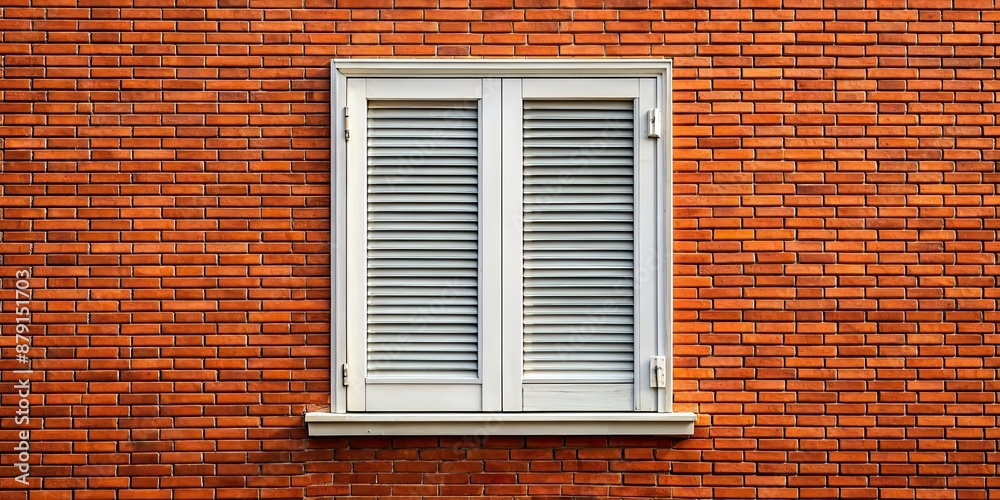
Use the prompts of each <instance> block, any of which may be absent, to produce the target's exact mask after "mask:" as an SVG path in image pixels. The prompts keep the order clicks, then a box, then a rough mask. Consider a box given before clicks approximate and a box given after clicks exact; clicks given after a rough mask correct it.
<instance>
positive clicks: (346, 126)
mask: <svg viewBox="0 0 1000 500" xmlns="http://www.w3.org/2000/svg"><path fill="white" fill-rule="evenodd" d="M350 117H351V111H350V109H348V108H347V106H344V140H345V141H349V140H351V120H349V118H350ZM344 385H347V384H346V383H345V384H344Z"/></svg>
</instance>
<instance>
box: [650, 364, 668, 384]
mask: <svg viewBox="0 0 1000 500" xmlns="http://www.w3.org/2000/svg"><path fill="white" fill-rule="evenodd" d="M649 386H650V387H657V388H658V387H666V386H667V357H666V356H652V357H650V358H649Z"/></svg>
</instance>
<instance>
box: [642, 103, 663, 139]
mask: <svg viewBox="0 0 1000 500" xmlns="http://www.w3.org/2000/svg"><path fill="white" fill-rule="evenodd" d="M661 121H662V120H661V119H660V108H653V109H651V110H649V111H647V112H646V126H647V128H648V130H649V136H650V137H652V138H654V139H655V138H657V137H660V128H661V127H662V126H663V125H662V124H661V123H660V122H661Z"/></svg>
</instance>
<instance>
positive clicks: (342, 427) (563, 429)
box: [305, 59, 696, 436]
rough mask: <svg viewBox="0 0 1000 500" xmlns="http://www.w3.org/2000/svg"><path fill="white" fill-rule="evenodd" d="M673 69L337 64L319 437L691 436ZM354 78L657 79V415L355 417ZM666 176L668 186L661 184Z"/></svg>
mask: <svg viewBox="0 0 1000 500" xmlns="http://www.w3.org/2000/svg"><path fill="white" fill-rule="evenodd" d="M671 69H672V64H671V61H670V60H666V59H664V60H648V59H523V60H515V59H502V60H501V59H452V60H440V59H391V60H389V59H384V60H379V59H347V60H334V61H332V62H331V96H330V104H331V115H332V117H333V118H332V121H333V124H332V128H331V133H332V137H331V172H332V174H333V175H331V180H330V182H331V193H332V197H331V198H332V200H331V202H332V209H333V215H332V216H331V227H330V230H331V239H332V241H331V246H332V253H333V255H332V262H331V273H332V284H331V287H332V294H333V297H332V299H331V326H332V330H333V332H332V338H331V363H332V367H331V386H332V394H331V405H330V407H331V408H330V411H328V412H309V413H307V414H306V419H305V420H306V423H307V425H308V431H309V435H311V436H330V435H342V436H343V435H380V434H381V435H388V434H391V435H418V434H434V435H468V434H479V433H483V432H484V431H485V432H488V433H490V434H514V435H529V434H564V435H569V434H642V435H690V434H692V433H693V431H694V422H695V418H696V416H695V415H694V414H693V413H687V412H680V413H674V412H672V401H671V399H672V397H671V396H672V392H673V383H672V382H673V377H672V357H673V349H672V315H673V308H672V307H667V303H668V302H669V301H671V300H672V298H673V286H672V280H673V276H672V275H673V272H672V264H673V258H672V254H673V248H672V246H673V245H672V239H673V238H672V237H671V235H669V234H667V229H666V228H672V224H670V223H669V222H670V221H669V220H668V219H667V217H671V214H672V212H673V207H672V200H671V194H672V189H671V184H672V180H671V177H672V175H671V168H669V167H668V166H669V165H671V151H672V147H673V146H672V131H671V121H672V120H671V114H670V113H669V110H670V109H671V100H670V99H671V78H670V74H671ZM350 77H383V78H459V77H467V78H469V77H471V78H505V77H507V78H517V77H536V78H537V77H546V78H560V77H573V78H594V77H619V78H636V77H654V78H656V83H657V90H658V92H659V94H660V95H658V96H657V101H658V102H660V103H663V104H662V105H661V106H660V109H661V110H663V120H662V121H663V122H664V123H663V124H662V125H661V127H662V129H663V130H662V132H661V137H662V140H661V141H659V142H660V145H659V147H658V148H657V152H656V154H657V158H656V162H657V165H658V167H657V190H658V192H657V201H656V204H657V221H656V227H657V240H658V242H659V244H660V245H662V248H663V251H662V254H663V255H664V262H659V263H658V264H657V266H656V269H657V271H656V272H657V277H656V279H657V283H658V293H657V296H658V297H664V298H665V300H660V301H659V302H660V303H659V304H658V307H660V308H661V309H662V310H661V312H660V313H659V314H658V315H657V317H658V321H657V322H658V324H657V331H660V332H666V334H665V335H657V338H656V344H657V345H656V347H655V349H656V353H657V354H658V355H661V356H665V357H666V360H667V373H668V374H669V375H670V376H668V377H667V386H666V387H665V388H664V389H661V390H662V391H664V392H663V396H664V397H658V398H657V411H654V412H614V413H610V412H609V413H581V412H573V413H452V414H448V413H347V411H346V408H347V390H348V387H345V386H344V383H343V373H342V370H341V367H343V366H344V364H345V363H347V324H346V310H347V301H346V299H345V298H346V294H347V282H346V277H345V275H346V273H345V272H343V270H345V269H347V267H346V266H347V252H346V244H345V242H346V241H348V237H347V234H346V231H345V228H346V221H347V210H346V203H347V177H346V174H347V154H346V153H347V142H346V141H345V135H346V133H347V130H346V120H345V116H344V109H345V107H346V106H347V86H348V78H350ZM661 179H662V180H661Z"/></svg>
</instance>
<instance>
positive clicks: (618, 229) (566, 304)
mask: <svg viewBox="0 0 1000 500" xmlns="http://www.w3.org/2000/svg"><path fill="white" fill-rule="evenodd" d="M654 86H655V82H653V81H652V80H650V81H642V83H641V84H640V80H639V79H620V80H612V79H579V80H535V79H524V80H522V82H521V83H520V84H511V85H510V86H505V87H504V91H505V93H504V100H505V102H504V105H505V111H506V112H507V113H506V114H505V115H504V120H505V126H504V134H505V135H504V141H505V148H504V154H505V157H504V168H505V172H504V196H505V198H504V200H505V211H506V210H508V209H510V208H511V206H512V205H513V206H514V210H515V211H516V215H511V217H512V218H514V217H516V218H517V222H516V223H513V222H507V223H506V224H505V226H504V237H505V239H506V240H507V241H506V245H505V247H504V248H505V255H504V263H505V268H507V269H510V268H514V269H517V268H520V270H521V272H522V275H521V276H516V277H508V278H505V279H506V281H505V299H504V300H505V302H504V307H505V313H504V318H505V333H504V335H505V338H504V346H505V351H504V352H505V361H504V363H505V369H507V370H508V371H509V370H511V369H512V368H513V369H516V371H517V373H516V377H513V376H510V373H509V372H508V373H505V388H504V390H505V397H504V405H505V406H504V407H505V409H509V410H521V411H632V410H637V409H641V410H652V409H653V396H654V393H653V392H652V390H651V389H649V388H648V385H649V379H648V375H645V376H643V374H642V371H641V369H643V368H644V369H646V370H648V366H649V365H648V356H649V355H650V352H651V351H652V350H651V349H650V347H651V346H653V345H655V331H654V330H653V329H652V328H649V327H648V326H649V325H650V323H649V320H648V318H653V319H655V307H649V306H650V304H653V303H654V301H655V288H652V289H650V288H648V287H646V286H645V285H641V283H644V282H645V280H640V279H639V277H638V276H639V272H638V270H637V263H638V262H643V259H646V258H651V257H653V255H652V253H653V252H646V249H647V248H648V246H649V245H648V244H646V243H643V242H640V237H639V234H640V233H641V232H642V231H641V230H640V229H642V228H643V227H644V223H645V222H644V220H643V221H641V220H640V217H639V212H638V209H639V207H647V206H646V205H644V204H646V203H648V202H649V200H651V198H650V197H649V194H650V193H655V188H654V186H653V183H652V182H648V181H650V180H651V179H648V178H645V177H644V175H645V174H642V172H644V169H645V170H649V171H652V166H653V165H652V163H650V162H649V161H648V160H649V159H650V158H651V157H652V156H653V155H652V153H653V151H654V147H655V140H653V139H648V138H646V137H644V136H641V135H640V133H639V132H640V128H641V125H640V120H639V118H640V113H644V111H641V110H644V109H646V107H647V106H649V107H652V106H653V105H654V103H655V96H654V95H653V93H652V89H653V88H654ZM509 101H516V103H517V106H518V109H517V110H516V113H517V116H515V117H513V118H511V117H510V116H509V115H511V114H512V113H511V110H510V109H509V108H507V106H508V102H509ZM642 116H643V117H644V116H645V115H644V114H643V115H642ZM515 134H516V135H515ZM512 137H514V140H513V141H510V142H514V143H516V146H509V145H508V139H509V138H512ZM514 147H516V151H512V149H513V148H514ZM511 155H516V157H515V158H511V157H510V156H511ZM510 169H516V172H511V171H509V170H510ZM641 174H642V175H641ZM643 179H645V180H646V181H647V182H646V185H645V186H643V185H642V182H641V181H642V180H643ZM647 208H652V207H647ZM654 216H655V214H654ZM650 227H651V226H650ZM653 233H654V234H652V235H651V238H655V230H654V231H653ZM512 239H516V240H517V242H516V246H513V243H512V242H511V241H510V240H512ZM653 241H654V240H652V239H650V240H648V242H649V243H652V242H653ZM654 252H655V250H654ZM646 253H649V255H646ZM515 266H516V267H515ZM506 272H508V271H507V270H506V269H505V273H506ZM515 287H516V290H513V288H515ZM642 291H645V292H647V294H648V292H652V293H653V295H641V293H642ZM515 301H516V302H515ZM640 304H642V305H643V309H644V310H645V311H646V313H644V314H643V313H640V308H639V306H640ZM650 314H651V315H650ZM514 322H516V323H515V326H511V327H508V325H510V324H511V323H514ZM653 324H654V327H655V322H654V323H653ZM642 332H644V333H642ZM515 336H516V337H517V344H514V342H512V341H511V338H512V337H515ZM507 356H516V357H517V360H516V361H508V359H506V357H507ZM644 357H645V358H646V359H647V362H646V363H647V364H643V363H642V361H641V360H642V359H643V358H644ZM643 384H645V387H643ZM508 387H512V388H514V391H513V394H508V392H507V391H508Z"/></svg>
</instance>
